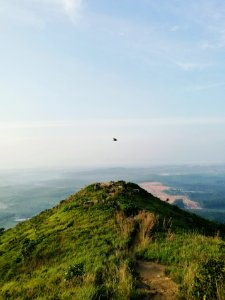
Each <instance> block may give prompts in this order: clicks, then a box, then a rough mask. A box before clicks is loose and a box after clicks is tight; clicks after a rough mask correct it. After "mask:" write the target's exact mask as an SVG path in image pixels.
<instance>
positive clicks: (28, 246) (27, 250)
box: [21, 238, 36, 259]
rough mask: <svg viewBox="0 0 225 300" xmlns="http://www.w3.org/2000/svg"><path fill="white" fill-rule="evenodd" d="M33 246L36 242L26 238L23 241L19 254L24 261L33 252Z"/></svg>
mask: <svg viewBox="0 0 225 300" xmlns="http://www.w3.org/2000/svg"><path fill="white" fill-rule="evenodd" d="M35 246H36V241H33V240H30V239H28V238H27V239H25V240H24V242H23V246H22V250H21V254H22V256H23V258H24V259H25V258H27V257H30V256H31V253H32V251H33V250H34V248H35Z"/></svg>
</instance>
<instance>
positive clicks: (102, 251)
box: [0, 181, 225, 300]
mask: <svg viewBox="0 0 225 300" xmlns="http://www.w3.org/2000/svg"><path fill="white" fill-rule="evenodd" d="M224 236H225V227H224V226H223V225H219V224H216V223H213V222H210V221H207V220H205V219H202V218H200V217H198V216H196V215H194V214H189V213H188V212H185V211H182V210H181V209H179V208H178V207H176V206H172V205H169V204H168V203H164V202H162V201H160V200H159V199H157V198H155V197H153V196H152V195H151V194H149V193H147V192H146V191H144V190H143V189H141V188H140V187H139V186H138V185H136V184H133V183H125V182H123V181H118V182H110V183H95V184H92V185H90V186H88V187H86V188H84V189H82V190H81V191H79V192H78V193H76V194H75V195H72V196H70V197H69V198H68V199H66V200H64V201H61V202H60V204H59V205H57V206H56V207H54V208H52V209H49V210H46V211H44V212H42V213H41V214H39V215H37V216H35V217H33V218H32V219H30V220H28V221H25V222H22V223H20V224H18V225H17V226H16V227H14V228H12V229H9V230H7V231H1V233H0V290H1V296H0V299H54V300H56V299H78V300H79V299H82V300H88V299H93V300H95V299H96V300H97V299H121V300H122V299H143V297H144V295H143V293H142V292H141V291H140V290H139V289H138V274H137V272H136V270H135V261H136V259H143V260H149V261H156V262H159V263H162V264H164V265H166V272H167V274H168V275H169V276H170V277H172V278H173V279H174V280H175V281H176V282H177V283H178V284H179V287H180V296H181V297H183V299H210V300H211V299H219V300H221V299H225V298H224V291H225V284H224V279H225V242H224V239H223V238H224Z"/></svg>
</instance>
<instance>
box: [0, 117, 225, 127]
mask: <svg viewBox="0 0 225 300" xmlns="http://www.w3.org/2000/svg"><path fill="white" fill-rule="evenodd" d="M206 124H208V125H214V124H215V125H216V124H225V118H224V117H189V118H188V117H183V118H182V117H169V118H148V119H116V120H115V119H107V120H106V119H102V120H99V119H88V120H77V121H33V122H0V129H1V130H4V129H35V128H37V129H38V128H40V129H41V128H42V129H45V128H52V129H54V128H55V129H57V128H66V127H68V128H69V127H79V128H94V127H97V128H98V127H99V128H107V127H112V128H121V127H148V126H161V125H163V126H164V125H165V126H166V125H171V126H173V125H206Z"/></svg>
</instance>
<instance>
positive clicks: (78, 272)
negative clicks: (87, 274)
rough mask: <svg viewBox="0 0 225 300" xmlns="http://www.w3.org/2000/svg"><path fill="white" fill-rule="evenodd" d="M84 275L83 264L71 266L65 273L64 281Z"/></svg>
mask: <svg viewBox="0 0 225 300" xmlns="http://www.w3.org/2000/svg"><path fill="white" fill-rule="evenodd" d="M83 275H84V263H78V264H73V265H71V266H69V268H68V270H67V272H66V273H65V279H66V280H71V279H73V278H77V277H81V276H83Z"/></svg>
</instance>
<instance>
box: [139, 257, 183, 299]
mask: <svg viewBox="0 0 225 300" xmlns="http://www.w3.org/2000/svg"><path fill="white" fill-rule="evenodd" d="M136 270H137V272H138V273H139V276H140V283H139V290H140V291H141V292H143V293H145V294H146V296H145V298H143V300H150V299H151V300H177V299H178V297H177V294H178V286H177V284H176V283H175V282H174V281H172V280H171V279H170V278H169V277H167V276H166V275H165V267H164V266H162V265H159V264H157V263H153V262H147V261H141V260H139V261H137V265H136Z"/></svg>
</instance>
